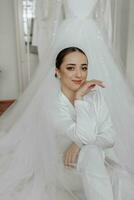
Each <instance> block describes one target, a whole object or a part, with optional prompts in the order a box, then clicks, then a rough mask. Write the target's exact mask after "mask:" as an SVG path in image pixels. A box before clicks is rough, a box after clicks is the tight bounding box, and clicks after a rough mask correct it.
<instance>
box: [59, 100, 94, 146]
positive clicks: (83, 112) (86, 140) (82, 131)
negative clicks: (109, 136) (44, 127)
mask: <svg viewBox="0 0 134 200" xmlns="http://www.w3.org/2000/svg"><path fill="white" fill-rule="evenodd" d="M74 106H75V112H76V119H75V120H73V119H72V115H71V111H70V110H69V107H68V106H64V107H63V106H62V105H61V106H60V110H59V115H60V118H59V122H58V124H57V125H58V132H60V133H62V134H65V135H66V136H67V137H69V138H70V139H71V140H72V141H73V142H74V143H76V144H78V145H79V146H82V145H83V144H84V145H85V144H93V142H95V139H96V134H95V130H96V129H95V127H96V126H95V121H94V119H93V115H94V113H91V114H89V109H88V107H89V104H88V102H86V101H83V100H75V102H74Z"/></svg>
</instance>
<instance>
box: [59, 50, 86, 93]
mask: <svg viewBox="0 0 134 200" xmlns="http://www.w3.org/2000/svg"><path fill="white" fill-rule="evenodd" d="M87 70H88V61H87V57H86V56H85V55H84V54H82V53H80V52H72V53H69V54H68V55H66V56H65V57H64V60H63V62H62V64H61V66H60V69H56V73H57V76H58V77H59V79H60V82H61V89H62V91H63V92H66V93H68V94H69V93H72V92H73V93H74V92H76V91H77V90H78V89H79V87H80V86H81V85H82V84H83V82H85V81H86V78H87Z"/></svg>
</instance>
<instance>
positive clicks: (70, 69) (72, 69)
mask: <svg viewBox="0 0 134 200" xmlns="http://www.w3.org/2000/svg"><path fill="white" fill-rule="evenodd" d="M66 69H67V70H68V71H74V70H75V68H74V67H71V66H70V67H67V68H66Z"/></svg>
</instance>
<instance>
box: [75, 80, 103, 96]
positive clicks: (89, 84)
mask: <svg viewBox="0 0 134 200" xmlns="http://www.w3.org/2000/svg"><path fill="white" fill-rule="evenodd" d="M96 85H98V86H100V87H102V88H104V87H105V86H104V85H103V82H102V81H100V80H91V81H86V82H84V83H83V85H82V86H81V87H80V88H79V89H78V90H77V92H76V94H75V99H82V98H83V96H85V95H86V94H87V93H88V92H89V91H90V90H91V89H93V88H94V87H95V86H96Z"/></svg>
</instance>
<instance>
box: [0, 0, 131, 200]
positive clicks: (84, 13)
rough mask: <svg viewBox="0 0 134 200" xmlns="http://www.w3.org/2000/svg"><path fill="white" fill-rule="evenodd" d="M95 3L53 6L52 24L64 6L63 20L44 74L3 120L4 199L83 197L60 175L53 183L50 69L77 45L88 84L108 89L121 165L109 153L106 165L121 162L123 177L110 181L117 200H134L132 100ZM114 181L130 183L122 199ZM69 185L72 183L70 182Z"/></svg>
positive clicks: (68, 1) (69, 1)
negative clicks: (132, 177)
mask: <svg viewBox="0 0 134 200" xmlns="http://www.w3.org/2000/svg"><path fill="white" fill-rule="evenodd" d="M96 3H97V0H77V1H76V0H65V1H63V2H62V1H56V3H55V4H54V5H57V8H58V9H55V10H56V14H55V16H54V17H56V18H55V19H57V18H59V15H60V9H61V4H62V5H63V6H64V9H65V20H63V22H62V23H61V24H60V25H59V26H58V24H59V20H58V21H54V26H52V29H51V30H53V31H51V32H52V33H53V39H52V42H51V43H50V48H48V51H47V52H48V53H46V52H45V54H44V68H45V69H43V68H41V69H40V70H39V71H38V72H37V73H36V77H35V78H34V79H33V81H32V83H31V84H30V86H29V88H28V89H27V90H26V91H25V93H24V94H23V96H22V97H20V99H19V100H18V103H16V105H14V106H13V107H12V108H11V109H10V110H9V111H8V112H7V113H6V114H5V115H4V116H3V117H2V118H1V122H0V123H1V138H0V155H1V156H0V159H1V162H0V198H1V199H2V200H9V199H10V200H16V199H17V200H22V199H23V200H24V199H25V200H37V199H38V200H42V199H45V200H47V199H49V200H51V199H52V200H53V199H55V198H56V197H55V193H56V191H58V194H59V191H60V194H61V193H62V192H63V196H62V197H61V199H69V200H70V199H83V196H82V197H77V195H76V194H75V192H72V191H71V190H70V188H69V187H68V185H66V184H65V182H64V179H66V178H67V177H64V176H61V180H60V181H59V182H57V180H59V179H58V178H59V177H60V175H61V169H60V168H59V162H60V161H59V162H57V160H56V159H57V155H58V149H57V144H56V142H55V141H56V138H55V137H58V136H56V135H55V126H56V125H55V122H56V120H53V119H56V117H57V119H58V113H59V112H58V110H57V104H58V102H59V90H58V88H59V83H58V81H57V80H56V78H55V77H54V68H53V66H54V60H55V57H56V55H57V54H58V52H59V51H60V50H61V49H63V48H65V47H69V46H78V47H79V48H81V49H83V50H84V51H85V53H86V55H87V58H88V60H89V65H90V70H89V72H88V73H89V74H88V79H98V80H102V81H104V83H105V85H106V88H105V89H104V90H103V91H102V93H103V95H104V97H105V100H106V103H107V105H108V108H109V111H110V114H111V117H112V121H113V124H114V127H115V130H116V132H117V135H116V145H115V148H114V151H115V153H116V154H117V158H118V159H119V160H118V159H117V158H116V157H115V153H114V152H113V151H111V150H110V149H109V150H107V151H106V152H105V156H106V158H107V160H108V161H109V162H110V161H111V162H112V161H113V160H114V161H115V160H117V162H113V165H115V166H116V163H119V165H120V167H119V169H120V168H122V170H121V172H124V176H122V175H120V173H117V171H116V172H115V173H114V176H111V177H112V180H111V182H114V187H115V190H114V191H115V193H116V194H118V199H121V200H123V198H124V199H129V200H131V199H132V196H133V194H132V193H133V187H132V185H131V184H129V183H130V182H131V181H130V180H129V179H130V177H129V176H128V174H127V172H128V171H129V172H133V171H134V169H133V166H134V160H133V156H132V152H133V119H134V117H133V116H134V113H133V107H134V106H133V98H132V96H131V93H130V91H129V88H128V86H127V84H126V82H125V79H124V78H123V75H122V74H121V72H120V71H119V69H118V67H117V66H116V64H115V62H114V60H113V59H112V56H111V54H110V53H109V50H108V48H107V46H106V45H105V42H104V40H103V37H102V36H101V32H100V31H99V29H98V27H97V25H96V23H95V21H94V19H93V18H92V14H93V11H94V9H95V5H96ZM78 11H79V12H78ZM46 69H48V70H46ZM124 113H125V114H124ZM50 119H51V120H50ZM61 145H62V144H61ZM119 165H118V166H119ZM119 171H120V170H119ZM68 173H70V172H68ZM111 173H113V171H112V170H111ZM116 173H117V174H116ZM121 174H122V173H121ZM118 176H121V177H123V179H125V180H128V181H125V182H126V183H127V184H126V185H125V188H122V191H123V189H125V190H124V191H125V192H126V194H125V195H123V197H121V196H120V194H119V193H118V191H119V190H118V181H119V180H120V179H118V178H117V177H118ZM124 177H125V178H124ZM123 182H124V181H123ZM71 183H72V184H73V181H71ZM57 186H58V188H59V190H58V189H57ZM83 186H84V188H86V187H85V185H84V184H83V185H82V186H81V187H83ZM99 187H101V186H99ZM55 190H56V191H55ZM79 191H81V190H79ZM98 191H100V188H99V189H98ZM58 194H56V195H57V196H58ZM77 194H78V192H77ZM66 195H67V197H65V196H66ZM68 195H69V196H68ZM79 195H81V192H80V194H79ZM109 198H112V197H109ZM57 199H60V198H58V197H57ZM93 200H94V199H93Z"/></svg>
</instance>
